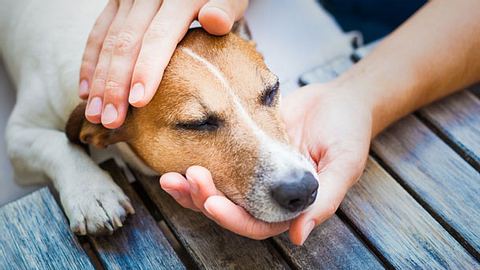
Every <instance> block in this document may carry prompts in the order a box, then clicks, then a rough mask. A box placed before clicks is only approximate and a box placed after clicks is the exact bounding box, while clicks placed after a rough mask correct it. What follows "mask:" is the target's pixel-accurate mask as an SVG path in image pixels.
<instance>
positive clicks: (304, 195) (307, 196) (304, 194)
mask: <svg viewBox="0 0 480 270" xmlns="http://www.w3.org/2000/svg"><path fill="white" fill-rule="evenodd" d="M317 189H318V182H317V179H315V177H314V176H313V174H311V173H310V172H305V173H304V174H303V176H302V177H301V178H300V179H295V180H293V181H292V180H290V181H285V182H282V183H280V184H278V185H277V186H275V187H274V188H273V189H272V197H273V198H274V199H275V201H276V202H277V203H278V204H280V205H281V206H282V207H283V208H285V209H288V210H289V211H291V212H297V211H301V210H303V209H305V208H307V206H309V205H310V204H312V203H313V201H315V198H316V197H317Z"/></svg>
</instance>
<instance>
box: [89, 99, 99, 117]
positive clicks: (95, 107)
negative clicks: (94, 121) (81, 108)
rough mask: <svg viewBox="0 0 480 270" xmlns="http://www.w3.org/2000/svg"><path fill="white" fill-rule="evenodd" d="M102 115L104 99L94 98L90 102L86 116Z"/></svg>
mask: <svg viewBox="0 0 480 270" xmlns="http://www.w3.org/2000/svg"><path fill="white" fill-rule="evenodd" d="M101 113H102V99H101V98H99V97H94V98H92V100H90V103H89V104H88V108H87V111H86V114H88V115H99V114H101Z"/></svg>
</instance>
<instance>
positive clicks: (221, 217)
mask: <svg viewBox="0 0 480 270" xmlns="http://www.w3.org/2000/svg"><path fill="white" fill-rule="evenodd" d="M204 207H205V209H206V211H207V212H208V214H209V216H210V218H211V219H213V220H214V221H215V222H216V223H217V224H218V225H220V226H222V227H223V228H225V229H227V230H230V231H232V232H234V233H236V234H239V235H243V236H246V237H249V238H252V239H257V240H261V239H266V238H268V237H272V236H274V235H278V234H280V233H282V232H284V231H286V230H287V229H288V225H289V224H288V222H281V223H266V222H263V221H260V220H258V219H255V218H254V217H252V216H251V215H250V214H248V213H247V212H246V211H245V210H244V209H243V208H242V207H240V206H238V205H236V204H234V203H233V202H232V201H230V200H229V199H227V198H226V197H224V196H211V197H209V198H208V199H207V200H206V201H205V204H204Z"/></svg>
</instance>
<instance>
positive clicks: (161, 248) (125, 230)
mask: <svg viewBox="0 0 480 270" xmlns="http://www.w3.org/2000/svg"><path fill="white" fill-rule="evenodd" d="M101 166H102V167H103V168H104V169H106V170H107V171H108V172H109V173H110V174H111V175H112V178H113V179H114V180H115V182H116V183H117V184H119V186H120V187H121V188H122V189H123V191H124V192H125V194H126V195H127V196H128V197H129V198H130V200H131V202H132V204H133V207H134V208H135V212H136V213H135V215H133V216H128V217H127V220H126V223H125V224H124V226H123V227H122V228H120V229H119V230H117V231H116V232H115V233H114V234H113V235H111V236H104V237H96V238H94V237H92V238H91V242H92V244H93V248H94V249H95V250H96V251H97V253H98V256H99V258H100V261H101V263H102V264H103V266H104V268H105V269H185V266H184V265H183V264H182V262H181V261H180V259H179V258H178V256H177V255H176V253H175V251H174V250H173V248H172V247H171V246H170V244H169V243H168V241H167V239H166V237H165V236H164V234H163V232H162V231H161V230H160V228H159V227H158V225H157V223H156V222H155V220H154V219H153V217H152V216H151V215H150V214H149V212H148V210H147V209H146V208H145V206H144V205H143V203H142V202H141V200H140V199H139V197H138V195H137V194H136V193H135V191H134V190H133V189H132V187H131V186H130V185H129V183H128V181H127V180H126V178H125V176H124V175H123V173H122V171H121V169H120V168H118V166H117V165H116V164H115V162H114V161H113V160H110V161H107V162H105V163H103V164H102V165H101Z"/></svg>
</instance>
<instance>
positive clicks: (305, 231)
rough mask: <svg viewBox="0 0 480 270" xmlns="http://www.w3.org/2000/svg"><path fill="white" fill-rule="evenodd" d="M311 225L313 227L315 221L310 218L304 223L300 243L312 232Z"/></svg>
mask: <svg viewBox="0 0 480 270" xmlns="http://www.w3.org/2000/svg"><path fill="white" fill-rule="evenodd" d="M313 227H315V221H313V220H310V221H309V222H308V223H307V224H306V225H305V227H303V233H302V242H301V243H300V245H303V243H304V242H305V240H307V237H308V235H310V233H311V232H312V230H313Z"/></svg>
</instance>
